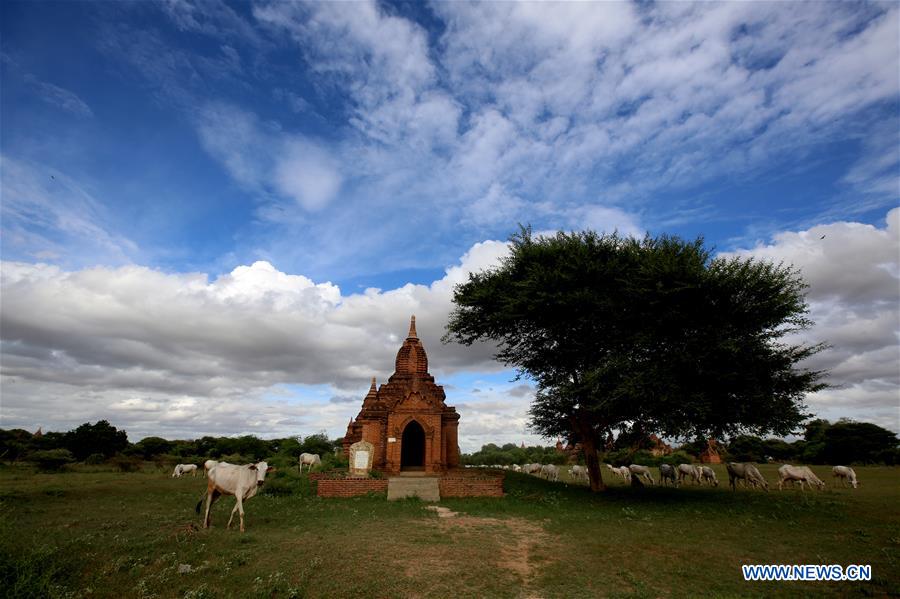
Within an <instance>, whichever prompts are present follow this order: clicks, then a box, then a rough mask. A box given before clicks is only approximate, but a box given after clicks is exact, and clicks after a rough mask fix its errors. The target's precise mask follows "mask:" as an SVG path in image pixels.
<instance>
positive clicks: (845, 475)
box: [831, 466, 859, 489]
mask: <svg viewBox="0 0 900 599" xmlns="http://www.w3.org/2000/svg"><path fill="white" fill-rule="evenodd" d="M831 475H832V476H834V477H835V478H839V479H841V483H847V482H849V483H850V486H852V487H853V488H854V489H855V488H856V487H857V485H858V484H859V483H857V482H856V472H854V471H853V468H851V467H850V466H835V467H834V468H832V469H831Z"/></svg>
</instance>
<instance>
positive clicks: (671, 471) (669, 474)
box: [659, 464, 678, 487]
mask: <svg viewBox="0 0 900 599" xmlns="http://www.w3.org/2000/svg"><path fill="white" fill-rule="evenodd" d="M668 481H672V486H674V487H677V486H678V479H676V478H675V467H674V466H672V465H671V464H660V465H659V484H661V485H668Z"/></svg>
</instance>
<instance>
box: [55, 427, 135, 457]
mask: <svg viewBox="0 0 900 599" xmlns="http://www.w3.org/2000/svg"><path fill="white" fill-rule="evenodd" d="M65 445H66V448H67V449H69V451H71V452H72V453H73V454H74V455H75V458H76V459H78V460H83V459H85V458H86V457H88V456H89V455H92V454H95V453H99V454H102V455H104V456H105V457H107V458H108V457H111V456H113V455H115V454H117V453H119V452H120V451H122V450H123V449H125V448H126V447H128V435H127V434H126V433H125V431H120V430H118V429H117V428H116V427H114V426H113V425H111V424H110V423H109V422H108V421H106V420H99V421H97V422H96V423H95V424H91V423H89V422H85V423H84V424H82V425H81V426H79V427H78V428H76V429H75V430H73V431H69V432H67V433H66V434H65Z"/></svg>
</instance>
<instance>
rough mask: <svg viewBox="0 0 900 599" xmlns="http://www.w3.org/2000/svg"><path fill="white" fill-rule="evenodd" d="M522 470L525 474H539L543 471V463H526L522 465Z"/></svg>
mask: <svg viewBox="0 0 900 599" xmlns="http://www.w3.org/2000/svg"><path fill="white" fill-rule="evenodd" d="M522 471H523V472H524V473H525V474H539V473H540V471H541V465H540V464H536V463H531V464H525V466H523V467H522Z"/></svg>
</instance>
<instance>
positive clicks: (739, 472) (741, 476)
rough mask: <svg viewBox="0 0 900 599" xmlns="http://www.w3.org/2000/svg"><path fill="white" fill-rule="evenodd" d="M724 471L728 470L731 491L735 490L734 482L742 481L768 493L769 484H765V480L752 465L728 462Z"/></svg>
mask: <svg viewBox="0 0 900 599" xmlns="http://www.w3.org/2000/svg"><path fill="white" fill-rule="evenodd" d="M725 469H726V470H728V482H729V483H730V484H731V490H732V491H736V490H737V486H736V485H735V481H737V480H742V481H744V482H746V483H747V484H750V485H753V486H762V487H764V488H765V490H766V493H768V492H769V483H768V482H766V479H765V478H763V475H762V474H760V473H759V470H757V469H756V466H754V465H753V464H746V463H744V462H728V463H727V464H725Z"/></svg>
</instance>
